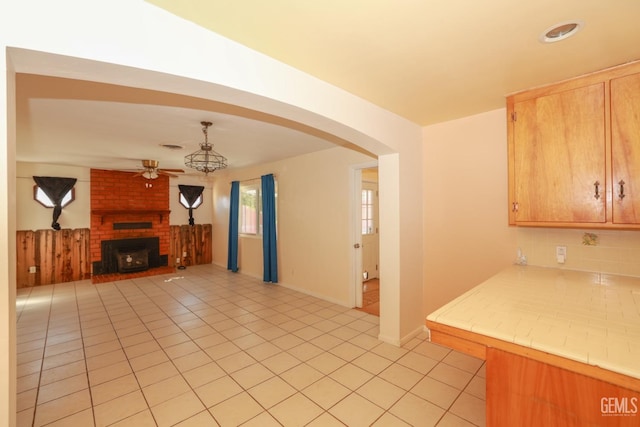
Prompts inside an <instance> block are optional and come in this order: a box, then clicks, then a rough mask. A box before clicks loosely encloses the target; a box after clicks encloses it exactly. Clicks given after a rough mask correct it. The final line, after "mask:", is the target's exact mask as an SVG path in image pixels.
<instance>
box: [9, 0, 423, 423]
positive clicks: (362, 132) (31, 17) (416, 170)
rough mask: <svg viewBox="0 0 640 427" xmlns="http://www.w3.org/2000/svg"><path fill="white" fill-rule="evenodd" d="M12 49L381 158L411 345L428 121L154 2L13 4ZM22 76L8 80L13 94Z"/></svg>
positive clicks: (392, 311) (392, 296)
mask: <svg viewBox="0 0 640 427" xmlns="http://www.w3.org/2000/svg"><path fill="white" fill-rule="evenodd" d="M34 11H38V13H34ZM114 25H115V27H114ZM114 28H117V29H116V30H114ZM0 51H1V52H2V53H3V54H4V55H7V56H6V57H3V62H2V63H0V66H1V67H2V68H1V69H2V70H3V71H4V72H6V71H7V67H6V66H5V62H4V61H7V64H8V65H10V66H12V67H13V71H16V72H31V73H37V74H44V75H53V76H60V77H75V78H83V79H86V80H92V81H97V82H104V83H113V84H122V85H128V86H132V87H139V88H147V89H152V90H163V91H167V92H174V93H178V94H184V95H192V96H199V97H202V96H206V97H207V98H208V99H213V100H217V101H220V102H227V103H231V104H234V105H238V106H242V107H247V108H250V109H255V110H256V111H263V112H267V113H269V114H273V115H276V116H280V117H283V118H286V119H289V120H294V121H297V122H299V123H301V124H304V125H308V126H311V127H313V128H317V129H320V130H323V131H325V132H328V133H329V134H331V135H333V136H335V137H336V138H340V139H343V140H346V141H349V142H351V143H353V144H355V145H358V146H360V147H362V148H364V149H365V150H368V151H369V152H371V153H374V154H375V155H378V156H380V162H379V165H380V166H379V169H380V179H381V191H380V198H381V200H380V203H381V209H380V219H381V230H383V229H384V230H388V232H386V233H381V236H380V238H381V246H382V247H384V248H386V249H385V251H386V254H387V255H388V256H387V257H386V258H383V257H382V255H383V254H382V253H381V264H382V265H381V278H382V280H384V281H385V283H387V287H388V288H389V290H390V291H389V293H388V294H385V295H381V299H382V300H383V301H381V319H380V331H381V333H380V335H381V337H383V338H384V339H385V340H388V341H391V342H395V343H400V342H401V341H402V340H403V339H405V338H406V335H407V334H410V333H412V331H414V330H416V329H417V328H419V327H420V325H421V324H422V322H423V321H422V319H423V318H422V315H421V313H419V310H415V307H416V304H417V305H418V306H419V305H420V303H419V302H416V300H420V298H421V292H422V286H421V283H422V268H421V261H422V242H421V239H422V232H421V231H422V230H421V227H422V222H421V218H422V203H421V201H420V197H419V196H416V194H415V192H416V191H417V193H418V194H421V183H422V180H420V179H418V180H417V181H416V180H415V178H419V177H420V175H421V172H420V170H421V169H420V168H421V150H422V147H421V133H420V127H419V126H417V125H416V124H414V123H411V122H409V121H407V120H405V119H403V118H401V117H399V116H397V115H395V114H392V113H390V112H388V111H385V110H383V109H382V108H380V107H377V106H375V105H373V104H371V103H369V102H366V101H364V100H362V99H359V98H357V97H355V96H353V95H351V94H349V93H347V92H345V91H343V90H341V89H338V88H336V87H333V86H331V85H329V84H327V83H324V82H322V81H320V80H318V79H316V78H314V77H312V76H309V75H306V74H304V73H302V72H300V71H298V70H295V69H293V68H291V67H289V66H287V65H285V64H282V63H279V62H277V61H275V60H273V59H271V58H268V57H266V56H264V55H262V54H259V53H257V52H254V51H251V50H250V49H247V48H246V47H244V46H242V45H240V44H237V43H234V42H232V41H230V40H227V39H224V38H223V37H220V36H218V35H216V34H214V33H212V32H210V31H208V30H205V29H203V28H201V27H199V26H197V25H195V24H193V23H190V22H187V21H185V20H182V19H180V18H177V17H175V16H173V15H171V14H169V13H167V12H165V11H162V10H160V9H158V8H156V7H154V6H151V5H149V4H148V3H146V2H144V1H143V0H112V1H109V2H99V1H86V0H61V1H58V2H42V1H38V0H22V1H20V2H12V4H11V7H10V8H3V13H2V14H0ZM203 52H206V54H205V55H203V54H202V53H203ZM13 71H12V72H13ZM12 72H9V73H8V74H7V76H6V77H7V79H8V80H11V82H10V83H9V86H8V87H9V88H11V90H13V89H12V88H13V79H14V75H13V73H12ZM7 79H2V87H1V88H2V91H0V95H2V99H3V100H5V99H6V100H7V101H8V102H0V131H2V132H1V133H0V148H1V149H0V152H2V153H3V154H2V156H4V155H5V153H6V155H7V158H6V162H5V163H8V164H10V165H11V166H10V167H8V168H3V170H4V171H5V172H4V173H5V174H6V173H10V174H11V175H9V176H5V177H3V180H2V181H0V185H2V188H0V190H2V191H0V193H2V194H14V192H15V183H14V179H15V177H14V175H13V168H14V166H15V164H14V162H15V154H14V150H15V143H16V141H15V131H14V128H15V123H13V122H14V121H15V102H14V101H13V100H14V98H13V95H12V94H10V93H7V91H6V87H5V84H6V81H7ZM12 101H13V102H12ZM9 121H11V123H9ZM0 160H4V158H0ZM385 180H386V181H387V182H384V183H383V181H385ZM412 185H414V186H417V187H416V188H414V191H411V190H410V189H411V186H412ZM401 188H402V190H401ZM14 208H15V203H14V202H13V201H12V200H11V198H10V197H9V198H3V199H0V226H2V227H7V231H8V232H7V233H5V234H4V235H0V237H1V238H3V240H0V246H2V247H5V248H12V247H13V245H14V244H15V241H14V240H15V237H11V236H14V234H15V219H14V215H15V209H14ZM5 219H6V220H5ZM400 224H402V225H400ZM393 231H397V232H398V234H393ZM6 239H9V240H6ZM10 239H13V241H12V240H10ZM387 239H388V240H389V241H388V242H386V241H385V240H387ZM387 243H388V244H387ZM11 250H12V249H11ZM400 251H402V255H403V256H402V261H401V260H400V255H399V254H400ZM2 254H4V255H8V253H0V255H2ZM8 261H9V262H8V263H7V264H6V265H8V266H12V265H14V263H15V260H14V259H13V258H12V256H9V260H8ZM0 264H2V265H5V264H4V262H3V263H0ZM6 268H7V270H6V274H4V275H3V276H2V277H1V279H2V281H3V283H2V287H1V289H5V291H2V293H3V295H2V300H0V302H4V304H2V305H0V310H1V311H2V316H1V317H0V320H1V322H0V330H4V331H8V332H7V334H12V333H15V324H13V322H14V320H13V318H12V317H11V316H9V315H7V311H8V310H9V311H10V310H12V309H11V308H7V307H8V306H11V305H12V303H13V302H12V301H13V300H14V298H15V293H13V294H12V293H11V292H10V291H7V290H8V289H13V283H14V282H12V281H11V279H12V278H13V279H14V280H15V272H14V271H13V267H6ZM401 269H402V274H400V271H401ZM385 276H386V279H385ZM401 290H402V291H401ZM400 296H402V299H401V298H400ZM385 300H386V301H385ZM404 304H408V305H407V307H404V306H403V305H404ZM400 313H402V315H400ZM8 338H10V337H8ZM4 342H6V341H4ZM12 351H13V350H12V347H8V348H6V347H4V346H3V347H1V348H0V363H2V366H0V370H2V373H6V374H7V375H2V376H1V379H0V389H2V390H3V395H2V396H0V397H3V396H8V405H9V406H8V408H9V409H10V410H9V411H0V414H4V415H0V416H1V417H4V418H5V419H9V418H11V417H13V415H12V411H11V408H12V407H14V406H12V405H15V394H14V393H12V392H11V391H9V392H8V394H4V393H6V392H5V390H9V388H10V387H11V384H14V379H13V378H14V377H15V372H16V371H15V365H12V364H11V360H13V359H12V357H13V356H12ZM3 404H4V403H3ZM3 421H4V420H3Z"/></svg>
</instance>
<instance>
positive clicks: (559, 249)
mask: <svg viewBox="0 0 640 427" xmlns="http://www.w3.org/2000/svg"><path fill="white" fill-rule="evenodd" d="M566 260H567V247H566V246H556V261H557V262H558V264H564V263H565V261H566Z"/></svg>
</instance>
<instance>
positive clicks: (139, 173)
mask: <svg viewBox="0 0 640 427" xmlns="http://www.w3.org/2000/svg"><path fill="white" fill-rule="evenodd" d="M145 172H146V171H140V172H136V173H134V174H133V175H132V176H131V177H132V178H133V177H136V176H142V174H143V173H145Z"/></svg>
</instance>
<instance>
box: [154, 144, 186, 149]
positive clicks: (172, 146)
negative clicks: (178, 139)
mask: <svg viewBox="0 0 640 427" xmlns="http://www.w3.org/2000/svg"><path fill="white" fill-rule="evenodd" d="M160 146H161V147H164V148H166V149H167V150H182V149H183V148H184V147H183V146H182V145H176V144H160Z"/></svg>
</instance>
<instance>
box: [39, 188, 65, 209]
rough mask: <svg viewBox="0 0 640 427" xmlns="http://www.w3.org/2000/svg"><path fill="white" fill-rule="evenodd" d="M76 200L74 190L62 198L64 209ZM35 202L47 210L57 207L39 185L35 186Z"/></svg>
mask: <svg viewBox="0 0 640 427" xmlns="http://www.w3.org/2000/svg"><path fill="white" fill-rule="evenodd" d="M75 199H76V192H75V188H72V189H71V190H69V191H67V193H66V194H65V195H64V197H63V198H62V207H63V208H64V207H65V206H67V205H68V204H69V203H71V202H73V201H74V200H75ZM33 200H35V201H36V202H38V203H40V204H41V205H42V206H44V207H45V208H52V207H54V206H55V203H53V201H52V200H51V199H50V198H49V196H47V195H46V194H45V193H44V191H42V188H40V187H38V186H37V185H34V186H33Z"/></svg>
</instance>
